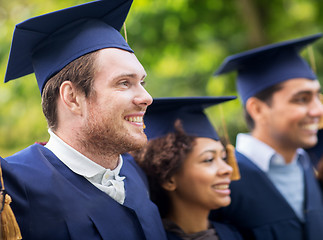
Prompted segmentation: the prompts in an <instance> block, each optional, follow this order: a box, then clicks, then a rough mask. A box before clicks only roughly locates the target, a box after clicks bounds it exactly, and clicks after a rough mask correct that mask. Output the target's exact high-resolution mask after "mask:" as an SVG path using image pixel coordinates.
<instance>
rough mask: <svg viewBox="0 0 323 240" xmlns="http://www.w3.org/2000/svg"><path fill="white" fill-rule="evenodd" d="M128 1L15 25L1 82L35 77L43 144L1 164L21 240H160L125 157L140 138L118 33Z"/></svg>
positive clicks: (136, 83) (134, 90) (131, 65)
mask: <svg viewBox="0 0 323 240" xmlns="http://www.w3.org/2000/svg"><path fill="white" fill-rule="evenodd" d="M131 4H132V1H131V0H109V1H93V2H90V3H86V4H82V5H78V6H75V7H71V8H67V9H63V10H60V11H56V12H52V13H48V14H45V15H42V16H38V17H35V18H31V19H28V20H26V21H24V22H22V23H20V24H18V25H16V28H15V31H14V35H13V41H12V46H11V52H10V56H9V62H8V66H7V72H6V76H5V82H8V81H10V80H13V79H16V78H19V77H22V76H24V75H27V74H31V73H35V75H36V78H37V82H38V86H39V90H40V92H41V95H42V107H43V112H44V114H45V117H46V119H47V121H48V126H49V130H48V131H49V134H50V139H49V141H48V143H47V144H46V145H45V146H43V145H40V144H34V145H31V146H30V147H28V148H26V149H24V150H22V151H20V152H18V153H16V154H14V155H13V156H10V157H8V158H6V162H8V164H5V165H4V166H5V168H4V178H5V181H6V189H7V191H8V193H9V194H10V195H11V197H12V200H13V202H12V209H13V211H14V213H15V215H16V217H17V221H18V224H19V226H20V228H21V233H22V237H23V239H32V240H37V239H42V240H43V239H47V240H48V239H55V240H58V239H78V240H79V239H86V240H89V239H91V240H94V239H118V240H119V239H138V240H142V239H154V240H155V239H166V235H165V232H164V230H163V227H162V224H161V220H160V216H159V213H158V210H157V207H156V206H155V205H154V204H153V203H152V202H151V201H150V200H149V198H148V194H147V188H146V185H145V181H144V178H143V177H142V176H143V173H142V172H141V171H140V169H139V167H138V166H137V165H136V164H135V162H134V160H133V159H132V158H130V156H129V155H124V157H122V155H121V154H123V153H126V152H129V151H132V150H136V149H138V148H141V147H142V146H143V145H145V144H146V142H147V138H146V135H145V134H144V132H143V121H142V119H143V115H144V113H145V111H146V108H147V106H148V105H150V104H151V102H152V98H151V96H150V95H149V94H148V93H147V92H146V90H145V88H144V87H143V83H144V79H145V77H146V72H145V70H144V68H143V66H142V65H141V64H140V62H139V61H138V60H137V58H136V56H135V55H134V53H133V50H132V49H131V48H130V47H129V45H128V44H127V42H126V41H125V40H124V38H123V37H122V36H121V34H120V33H119V31H120V28H121V26H122V24H123V23H124V21H125V18H126V16H127V14H128V11H129V9H130V6H131Z"/></svg>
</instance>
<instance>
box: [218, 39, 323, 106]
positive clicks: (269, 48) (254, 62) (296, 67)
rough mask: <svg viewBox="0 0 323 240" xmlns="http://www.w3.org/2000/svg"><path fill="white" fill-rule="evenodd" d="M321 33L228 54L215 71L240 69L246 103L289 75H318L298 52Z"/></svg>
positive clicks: (240, 90) (240, 88)
mask: <svg viewBox="0 0 323 240" xmlns="http://www.w3.org/2000/svg"><path fill="white" fill-rule="evenodd" d="M321 37H322V34H321V33H318V34H315V35H311V36H307V37H303V38H299V39H294V40H289V41H284V42H280V43H275V44H271V45H266V46H263V47H259V48H255V49H252V50H249V51H246V52H243V53H239V54H235V55H232V56H229V57H227V58H226V59H225V60H224V62H223V63H222V65H221V66H220V67H219V69H218V70H217V71H216V72H215V73H214V75H215V76H216V75H220V74H223V73H228V72H231V71H237V72H238V76H237V90H238V93H239V95H240V96H241V99H242V102H243V104H244V105H245V103H246V101H247V100H248V98H250V97H252V96H254V95H256V94H257V93H259V92H261V91H262V90H265V89H266V88H268V87H271V86H274V85H275V84H278V83H281V82H284V81H286V80H288V79H291V78H307V79H311V80H315V79H317V77H316V75H315V74H314V72H313V71H312V69H311V68H310V66H309V65H308V64H307V62H306V61H305V60H304V59H303V58H302V57H301V56H300V55H299V52H300V51H301V50H302V49H303V48H304V47H306V46H307V45H308V44H310V43H312V42H314V41H315V40H317V39H319V38H321Z"/></svg>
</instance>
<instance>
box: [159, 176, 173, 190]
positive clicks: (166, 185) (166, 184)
mask: <svg viewBox="0 0 323 240" xmlns="http://www.w3.org/2000/svg"><path fill="white" fill-rule="evenodd" d="M161 186H162V188H164V189H165V190H166V191H170V192H171V191H174V190H175V189H176V181H175V178H174V176H173V177H171V178H170V179H168V180H167V181H166V182H164V183H162V185H161Z"/></svg>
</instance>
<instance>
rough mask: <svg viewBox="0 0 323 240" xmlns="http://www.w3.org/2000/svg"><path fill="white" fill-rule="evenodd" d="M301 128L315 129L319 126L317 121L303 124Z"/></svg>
mask: <svg viewBox="0 0 323 240" xmlns="http://www.w3.org/2000/svg"><path fill="white" fill-rule="evenodd" d="M303 128H304V129H307V130H311V131H316V130H318V128H319V124H317V123H313V124H307V125H304V126H303Z"/></svg>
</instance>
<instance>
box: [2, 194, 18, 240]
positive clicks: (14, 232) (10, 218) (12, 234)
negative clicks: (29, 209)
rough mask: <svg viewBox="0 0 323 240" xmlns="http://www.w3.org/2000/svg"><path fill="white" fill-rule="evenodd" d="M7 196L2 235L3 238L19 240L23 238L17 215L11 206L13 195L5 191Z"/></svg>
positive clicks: (3, 239)
mask: <svg viewBox="0 0 323 240" xmlns="http://www.w3.org/2000/svg"><path fill="white" fill-rule="evenodd" d="M2 197H5V200H4V206H3V210H2V212H1V235H2V240H18V239H22V236H21V233H20V229H19V226H18V223H17V221H16V218H15V215H14V214H13V212H12V209H11V207H10V205H9V204H10V203H11V197H10V196H9V195H8V194H6V193H5V192H4V195H2Z"/></svg>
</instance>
